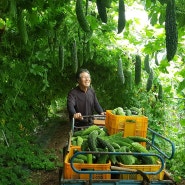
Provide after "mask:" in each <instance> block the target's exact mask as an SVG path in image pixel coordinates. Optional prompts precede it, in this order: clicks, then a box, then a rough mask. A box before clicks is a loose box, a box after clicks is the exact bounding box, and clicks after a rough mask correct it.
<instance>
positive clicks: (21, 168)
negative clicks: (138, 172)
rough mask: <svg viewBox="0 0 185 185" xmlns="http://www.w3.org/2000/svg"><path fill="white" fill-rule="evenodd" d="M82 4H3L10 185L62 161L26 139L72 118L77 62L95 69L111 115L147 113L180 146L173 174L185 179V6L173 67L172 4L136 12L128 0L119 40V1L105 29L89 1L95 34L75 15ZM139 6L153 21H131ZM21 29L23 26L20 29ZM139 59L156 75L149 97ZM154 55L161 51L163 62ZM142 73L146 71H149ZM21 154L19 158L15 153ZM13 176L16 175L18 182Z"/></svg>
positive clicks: (1, 74) (180, 7) (1, 75)
mask: <svg viewBox="0 0 185 185" xmlns="http://www.w3.org/2000/svg"><path fill="white" fill-rule="evenodd" d="M75 2H76V1H70V0H64V1H59V0H56V1H47V2H46V1H39V0H36V1H29V2H28V1H23V0H17V1H13V0H12V1H6V0H2V1H0V12H1V19H0V79H1V81H0V104H1V107H0V111H1V114H0V123H1V125H3V126H2V128H3V130H4V131H5V134H6V136H7V138H8V143H9V145H10V146H9V147H7V144H6V142H5V143H4V140H3V142H2V140H0V146H1V150H0V153H1V154H2V155H3V154H4V153H5V154H6V155H3V158H2V159H1V160H0V163H1V164H2V165H5V167H6V168H1V169H0V170H1V171H0V172H2V173H0V174H2V175H1V178H0V179H2V180H3V183H4V184H8V182H12V184H13V183H14V184H21V183H22V182H25V179H27V176H28V175H29V170H30V169H32V168H36V169H53V168H54V166H53V163H52V162H51V161H52V160H55V159H52V156H50V155H45V153H43V152H42V151H40V150H38V148H37V147H36V146H33V143H32V142H31V141H30V140H29V141H28V139H27V136H28V135H29V136H32V135H33V133H34V130H35V128H37V127H38V126H41V125H46V124H47V123H46V120H48V119H49V118H50V117H55V116H57V112H58V111H62V112H64V114H66V112H65V110H66V95H67V93H68V91H69V90H70V89H71V88H72V87H74V86H75V84H76V81H75V74H74V71H76V68H77V65H76V64H77V63H74V62H75V61H77V59H78V67H79V66H80V67H83V68H88V69H89V70H90V72H91V75H92V85H93V87H94V89H95V90H96V92H97V96H98V99H99V101H100V103H101V105H102V107H103V108H104V109H105V110H106V109H112V108H113V107H132V106H135V107H139V108H142V109H143V110H144V114H145V115H146V116H147V117H148V118H149V123H150V127H152V128H153V129H155V130H156V131H158V132H160V133H165V135H167V136H169V137H170V138H171V139H172V140H175V141H176V145H177V154H176V156H175V158H174V160H173V161H172V163H171V164H170V163H169V166H170V165H171V166H170V170H171V171H172V172H175V173H176V172H177V170H178V173H177V174H178V175H179V176H181V175H183V173H182V172H183V170H184V169H183V168H178V166H176V164H178V162H177V163H176V161H180V160H181V158H182V152H183V151H184V145H182V146H181V143H182V138H183V137H184V135H182V134H181V133H183V132H184V102H183V101H179V99H177V101H174V99H173V98H174V97H177V98H181V99H182V100H183V98H184V94H185V92H184V89H185V84H184V74H185V72H184V71H185V68H184V53H185V48H184V44H183V43H184V27H183V26H184V22H185V21H184V17H185V13H184V6H185V2H184V0H183V1H180V0H178V1H176V12H175V13H176V15H177V17H176V18H177V24H178V26H179V27H178V35H179V43H178V44H179V45H178V49H177V52H176V57H174V59H173V61H171V62H170V63H169V62H168V61H167V60H166V58H165V28H164V22H165V10H166V2H167V1H166V0H160V1H157V0H156V1H150V0H149V1H146V2H145V4H144V1H138V4H136V7H137V8H134V7H135V3H137V2H136V1H134V0H132V1H128V0H125V1H124V2H125V5H126V6H125V7H126V9H125V12H126V15H125V16H126V17H127V24H126V25H125V27H124V30H123V32H122V34H119V35H118V34H117V26H118V22H117V20H118V1H116V0H113V1H111V3H110V2H109V4H108V5H105V7H106V8H107V9H106V10H107V12H106V13H107V21H106V20H105V21H104V22H106V23H103V24H102V23H101V22H99V19H98V16H99V15H98V12H97V9H96V2H95V1H90V2H89V6H88V8H87V9H86V10H85V11H86V12H84V14H85V15H86V16H85V19H86V21H88V24H89V25H90V26H91V28H92V30H93V31H92V32H84V31H83V30H82V29H79V26H78V24H79V23H81V21H80V22H78V20H77V15H76V14H75V13H74V12H75V7H76V4H75ZM78 2H79V1H78ZM83 2H85V1H83ZM106 2H108V1H106ZM110 5H111V6H110ZM143 5H144V8H145V9H143V8H142V7H143ZM9 8H10V9H9ZM133 8H134V11H136V12H137V11H138V10H141V11H142V12H145V13H146V14H148V18H149V21H150V23H147V24H146V22H147V21H143V20H140V18H139V14H138V16H137V17H134V16H130V15H129V13H128V12H129V11H130V9H132V12H133ZM84 9H85V6H83V10H84ZM19 10H21V12H19ZM104 10H105V9H104ZM81 13H82V12H81ZM80 15H82V14H80ZM104 16H105V14H104ZM18 20H21V21H18ZM17 23H19V24H20V23H21V24H20V25H19V26H18V24H17ZM143 24H144V25H143ZM149 24H150V25H149ZM142 25H143V26H142ZM82 27H83V26H82ZM74 40H75V41H76V43H75V44H76V48H78V50H77V51H75V60H72V58H71V43H73V41H74ZM20 41H21V42H20ZM23 43H24V44H23ZM61 44H62V48H63V51H65V55H62V54H63V52H61V50H60V52H59V48H60V46H61ZM79 53H80V54H79ZM136 53H139V54H140V57H141V59H142V58H143V56H146V54H149V55H150V65H151V67H152V69H153V70H154V74H155V77H154V79H153V85H152V87H151V89H150V91H149V92H148V93H146V83H147V77H148V76H147V74H146V73H142V80H141V81H140V85H139V86H136V85H135V83H134V77H135V76H134V75H135V73H134V72H135V71H134V61H135V58H134V56H135V55H136ZM154 53H157V59H158V62H157V63H155V61H154V60H155V56H154ZM76 54H77V55H76ZM118 56H121V58H122V68H123V71H124V75H125V83H124V84H121V83H120V81H119V80H118V75H117V61H118V59H119V57H118ZM63 61H65V65H64V66H63ZM74 64H75V65H74ZM171 65H172V67H171ZM140 69H141V72H143V71H142V70H143V65H141V68H140ZM127 70H128V71H129V73H127V72H126V71H127ZM137 80H140V78H138V79H137ZM159 82H160V83H161V84H163V101H162V102H161V101H159V100H161V98H160V92H159V91H158V87H159ZM175 100H176V99H175ZM179 123H180V125H179ZM177 127H178V128H179V130H180V131H179V133H176V135H173V136H171V134H172V133H171V132H170V131H171V129H172V130H175V128H177ZM168 128H170V129H169V130H170V131H168ZM15 133H17V135H15ZM20 137H21V141H22V142H23V143H22V144H20ZM32 139H33V138H32ZM26 141H28V143H29V144H28V143H26ZM179 143H180V144H179ZM159 144H160V141H159ZM27 145H29V146H27ZM179 146H181V148H182V149H181V148H180V147H179ZM20 147H21V148H23V150H20ZM14 150H15V151H16V152H12V153H10V151H14ZM37 150H38V151H40V152H38V151H37ZM3 152H4V153H3ZM6 156H7V157H8V161H7V159H5V158H6ZM36 157H37V158H36ZM50 160H51V161H50ZM34 161H35V162H34ZM182 161H183V162H184V159H183V160H182ZM15 162H16V163H15ZM17 164H18V165H17ZM172 164H173V166H172ZM25 165H26V170H25ZM15 166H17V167H15ZM27 169H28V170H27ZM181 169H182V170H181ZM8 170H9V171H8ZM7 171H8V173H7ZM7 174H11V176H10V177H11V179H9V178H10V177H8V176H7ZM20 174H22V176H21V177H20Z"/></svg>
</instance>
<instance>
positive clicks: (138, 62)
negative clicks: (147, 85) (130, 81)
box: [135, 55, 141, 85]
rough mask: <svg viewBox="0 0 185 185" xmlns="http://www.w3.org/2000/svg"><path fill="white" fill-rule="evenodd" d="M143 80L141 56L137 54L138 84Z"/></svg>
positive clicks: (136, 73)
mask: <svg viewBox="0 0 185 185" xmlns="http://www.w3.org/2000/svg"><path fill="white" fill-rule="evenodd" d="M140 82H141V57H140V55H136V62H135V84H136V85H138V84H139V83H140Z"/></svg>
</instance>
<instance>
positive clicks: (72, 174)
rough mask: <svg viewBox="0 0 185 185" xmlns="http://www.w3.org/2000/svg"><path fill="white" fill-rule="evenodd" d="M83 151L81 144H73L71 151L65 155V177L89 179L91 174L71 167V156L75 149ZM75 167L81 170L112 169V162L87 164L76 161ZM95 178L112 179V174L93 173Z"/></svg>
mask: <svg viewBox="0 0 185 185" xmlns="http://www.w3.org/2000/svg"><path fill="white" fill-rule="evenodd" d="M76 149H77V150H79V151H81V147H79V146H71V147H70V151H69V153H68V154H67V155H66V156H65V161H64V179H89V174H81V173H76V172H74V171H73V169H72V168H71V164H70V162H69V160H70V158H71V157H72V156H73V154H74V150H76ZM74 167H75V168H76V169H77V170H80V171H87V170H90V171H110V168H111V162H109V163H107V164H86V163H83V164H82V163H74ZM92 176H93V179H111V174H93V175H92Z"/></svg>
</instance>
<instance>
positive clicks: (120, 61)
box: [118, 58, 125, 84]
mask: <svg viewBox="0 0 185 185" xmlns="http://www.w3.org/2000/svg"><path fill="white" fill-rule="evenodd" d="M118 76H119V78H120V80H121V82H122V84H124V83H125V76H124V73H123V66H122V59H121V58H119V60H118Z"/></svg>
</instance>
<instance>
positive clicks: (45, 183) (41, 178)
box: [31, 119, 70, 185]
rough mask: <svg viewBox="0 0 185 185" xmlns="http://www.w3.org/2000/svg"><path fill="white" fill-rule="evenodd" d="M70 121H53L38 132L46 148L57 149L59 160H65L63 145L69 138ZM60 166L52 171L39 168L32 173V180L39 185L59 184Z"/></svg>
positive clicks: (42, 144)
mask: <svg viewBox="0 0 185 185" xmlns="http://www.w3.org/2000/svg"><path fill="white" fill-rule="evenodd" d="M69 131H70V123H69V122H67V121H63V120H60V119H59V120H55V121H52V122H51V123H50V124H48V126H47V127H46V128H45V129H44V131H43V130H42V131H40V133H38V135H40V136H38V142H39V144H40V145H41V146H42V147H43V148H46V149H52V150H54V151H55V153H56V155H57V156H58V158H59V161H60V162H61V163H62V162H63V153H62V151H63V147H64V146H66V143H67V142H68V138H69ZM59 173H60V168H58V169H56V170H51V171H44V170H38V171H35V172H33V173H32V177H31V179H32V181H33V183H34V184H37V185H59Z"/></svg>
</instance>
